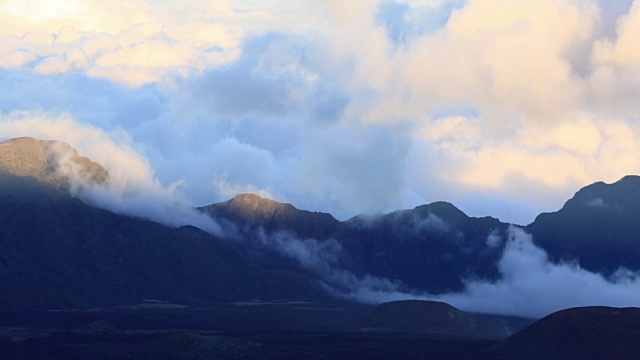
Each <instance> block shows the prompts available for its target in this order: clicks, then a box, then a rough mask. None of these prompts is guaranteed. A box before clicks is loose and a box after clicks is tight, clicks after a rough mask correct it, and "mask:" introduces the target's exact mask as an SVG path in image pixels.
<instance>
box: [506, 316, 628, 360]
mask: <svg viewBox="0 0 640 360" xmlns="http://www.w3.org/2000/svg"><path fill="white" fill-rule="evenodd" d="M638 339H640V309H638V308H612V307H603V306H599V307H584V308H573V309H567V310H562V311H559V312H556V313H554V314H551V315H549V316H547V317H545V318H544V319H541V320H539V321H537V322H535V323H534V324H532V325H530V326H529V327H527V328H525V329H524V330H522V331H520V332H518V333H516V334H514V335H512V336H511V337H509V338H508V339H506V340H505V341H504V342H503V343H502V344H500V346H499V349H500V350H501V351H502V352H503V353H504V355H505V356H506V358H508V359H522V360H527V359H550V360H554V359H593V360H596V359H621V360H623V359H637V358H638V356H639V355H640V342H638Z"/></svg>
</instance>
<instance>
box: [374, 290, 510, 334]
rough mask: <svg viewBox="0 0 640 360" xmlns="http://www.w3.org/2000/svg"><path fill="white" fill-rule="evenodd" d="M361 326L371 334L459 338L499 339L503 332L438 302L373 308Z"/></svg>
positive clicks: (387, 304)
mask: <svg viewBox="0 0 640 360" xmlns="http://www.w3.org/2000/svg"><path fill="white" fill-rule="evenodd" d="M362 325H363V327H365V328H368V329H370V330H372V331H390V332H396V331H397V332H408V333H416V334H418V333H419V334H429V335H437V336H451V337H460V338H483V339H502V338H504V334H503V333H502V331H500V330H498V329H497V328H494V327H493V326H492V325H490V324H488V323H485V322H484V321H482V320H481V319H479V318H476V317H475V316H473V315H471V314H468V313H465V312H464V311H461V310H458V309H456V308H455V307H453V306H451V305H449V304H447V303H443V302H438V301H423V300H406V301H392V302H388V303H384V304H381V305H379V306H377V307H375V308H374V309H373V310H372V311H371V313H369V314H368V316H367V317H366V318H365V319H363V321H362Z"/></svg>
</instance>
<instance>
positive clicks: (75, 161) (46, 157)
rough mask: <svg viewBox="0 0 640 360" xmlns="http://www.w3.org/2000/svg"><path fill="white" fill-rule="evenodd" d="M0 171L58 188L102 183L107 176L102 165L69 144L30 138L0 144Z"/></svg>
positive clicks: (20, 138)
mask: <svg viewBox="0 0 640 360" xmlns="http://www.w3.org/2000/svg"><path fill="white" fill-rule="evenodd" d="M0 170H1V171H5V172H8V173H10V174H13V175H17V176H31V177H34V178H36V179H38V180H40V181H43V182H47V183H50V184H53V185H55V186H57V187H62V188H66V187H68V186H69V185H70V183H71V182H77V181H80V182H82V183H102V182H104V181H105V180H106V179H107V177H108V172H107V170H106V169H105V168H104V167H102V165H100V164H98V163H95V162H93V161H91V160H89V159H88V158H86V157H81V156H78V152H77V151H76V149H74V148H73V147H71V146H70V145H69V144H67V143H64V142H61V141H51V140H38V139H34V138H32V137H19V138H15V139H10V140H7V141H4V142H2V143H0Z"/></svg>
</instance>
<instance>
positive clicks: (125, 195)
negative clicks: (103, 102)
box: [0, 112, 221, 235]
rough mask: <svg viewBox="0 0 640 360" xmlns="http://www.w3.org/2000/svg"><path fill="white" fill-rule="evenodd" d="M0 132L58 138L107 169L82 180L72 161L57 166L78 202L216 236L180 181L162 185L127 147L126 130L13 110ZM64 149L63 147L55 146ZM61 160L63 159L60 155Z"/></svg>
mask: <svg viewBox="0 0 640 360" xmlns="http://www.w3.org/2000/svg"><path fill="white" fill-rule="evenodd" d="M0 133H1V134H2V135H3V137H4V139H7V138H14V137H21V136H32V137H37V138H39V139H55V140H59V141H63V142H65V143H67V144H69V145H71V146H72V147H73V148H75V149H76V150H77V151H78V153H79V155H80V156H86V157H88V158H90V159H92V160H93V161H96V162H98V163H99V164H101V165H103V166H104V167H105V168H106V169H107V171H108V172H109V177H108V179H107V182H106V183H105V184H103V185H91V184H85V183H84V179H82V178H79V176H77V175H78V173H77V172H76V171H74V170H75V168H74V167H73V166H71V167H69V166H61V167H60V171H63V172H64V173H65V175H67V176H70V177H71V179H72V180H75V181H74V182H72V185H73V186H72V188H71V192H72V194H74V195H75V196H77V197H78V198H80V199H81V200H82V201H83V202H85V203H88V204H90V205H93V206H97V207H99V208H104V209H107V210H110V211H112V212H115V213H118V214H124V215H129V216H137V217H141V218H145V219H149V220H152V221H157V222H160V223H163V224H165V225H168V226H172V227H178V226H184V225H194V226H197V227H200V228H201V229H203V230H206V231H208V232H211V233H213V234H216V235H221V231H220V228H219V226H218V225H217V224H216V223H215V222H214V221H213V220H211V219H210V218H208V217H206V216H205V215H202V214H199V213H197V212H196V211H195V210H193V208H192V207H191V206H190V205H189V204H188V202H187V201H186V200H185V199H184V198H183V196H182V195H181V194H180V193H179V192H177V191H176V187H177V186H178V185H179V184H174V185H173V186H170V187H164V186H162V184H161V183H160V182H159V181H158V180H157V179H156V178H155V176H154V173H153V169H152V168H151V166H150V165H149V163H148V162H147V161H146V160H145V159H144V158H143V157H142V156H140V155H139V154H138V153H137V152H136V151H135V150H133V149H132V148H131V146H130V138H129V137H128V136H127V134H126V133H111V134H108V133H105V132H103V131H101V130H99V129H97V128H95V127H92V126H88V125H83V124H80V123H78V122H77V121H75V120H73V119H72V118H70V117H68V116H62V117H59V118H51V117H49V116H47V115H46V114H42V113H32V112H17V113H11V114H8V115H4V116H2V117H1V118H0ZM57 150H58V151H63V152H64V151H67V150H68V149H66V148H57ZM60 155H61V156H60V158H61V159H63V160H64V159H68V156H66V154H60Z"/></svg>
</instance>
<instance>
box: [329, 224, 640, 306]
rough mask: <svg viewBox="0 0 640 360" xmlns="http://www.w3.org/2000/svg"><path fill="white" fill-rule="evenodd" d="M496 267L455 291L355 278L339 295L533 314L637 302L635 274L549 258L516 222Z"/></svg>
mask: <svg viewBox="0 0 640 360" xmlns="http://www.w3.org/2000/svg"><path fill="white" fill-rule="evenodd" d="M490 236H491V235H490ZM491 241H493V240H491ZM498 269H499V271H500V274H501V278H500V279H499V280H497V281H495V282H488V281H482V280H470V281H468V282H467V283H466V285H465V290H464V291H462V292H460V293H450V294H442V295H430V294H424V293H423V294H421V293H420V292H419V291H415V292H413V293H406V292H402V291H401V290H400V285H399V284H393V283H388V284H387V286H385V287H379V286H372V285H371V284H369V283H368V282H366V281H357V279H356V280H354V281H352V283H351V286H350V289H351V290H350V291H347V293H346V294H345V293H343V294H342V295H343V296H347V297H351V298H354V299H358V300H361V301H365V302H371V303H381V302H386V301H393V300H406V299H427V300H437V301H444V302H447V303H449V304H451V305H453V306H455V307H457V308H460V309H462V310H465V311H471V312H481V313H493V314H505V315H517V316H528V317H538V318H539V317H543V316H546V315H549V314H551V313H553V312H556V311H559V310H563V309H566V308H570V307H579V306H616V307H627V306H638V303H640V294H638V292H637V287H638V286H639V285H640V274H637V273H633V272H630V271H628V270H625V269H621V270H619V271H618V273H617V275H615V276H614V277H612V278H611V279H607V278H604V277H603V276H602V275H600V274H596V273H591V272H589V271H586V270H584V269H582V268H580V267H579V266H578V265H576V264H574V263H560V264H557V263H552V262H550V261H549V259H548V256H547V254H546V253H545V252H544V250H542V249H540V248H538V247H537V246H535V244H534V243H533V241H532V239H531V235H529V234H527V233H525V232H524V231H523V230H522V229H519V228H516V227H512V228H511V229H510V230H509V239H508V240H507V244H506V248H505V250H504V253H503V254H502V257H501V258H500V260H499V262H498ZM390 284H391V285H390Z"/></svg>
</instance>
